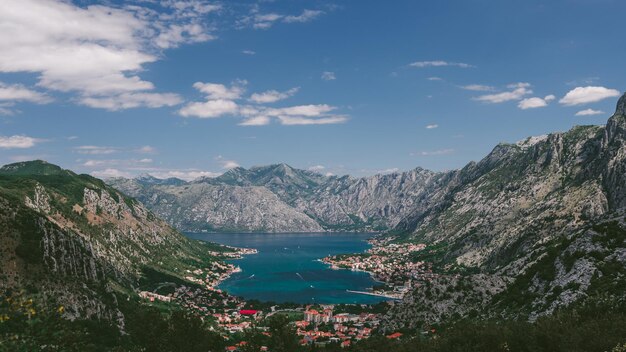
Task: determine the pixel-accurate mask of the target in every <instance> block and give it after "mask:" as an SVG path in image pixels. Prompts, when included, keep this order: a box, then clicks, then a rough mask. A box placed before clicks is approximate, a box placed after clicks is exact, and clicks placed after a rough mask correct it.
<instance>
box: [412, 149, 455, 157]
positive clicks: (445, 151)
mask: <svg viewBox="0 0 626 352" xmlns="http://www.w3.org/2000/svg"><path fill="white" fill-rule="evenodd" d="M452 153H454V149H439V150H431V151H422V152H419V153H413V154H411V155H417V156H437V155H448V154H452Z"/></svg>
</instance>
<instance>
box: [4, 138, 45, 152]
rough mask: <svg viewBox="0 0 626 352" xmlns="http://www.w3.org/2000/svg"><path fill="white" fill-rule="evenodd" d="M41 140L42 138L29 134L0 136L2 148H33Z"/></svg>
mask: <svg viewBox="0 0 626 352" xmlns="http://www.w3.org/2000/svg"><path fill="white" fill-rule="evenodd" d="M39 142H41V140H40V139H37V138H33V137H28V136H9V137H4V136H0V148H2V149H25V148H32V147H34V146H35V145H36V144H37V143H39Z"/></svg>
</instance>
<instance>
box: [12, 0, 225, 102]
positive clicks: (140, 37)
mask: <svg viewBox="0 0 626 352" xmlns="http://www.w3.org/2000/svg"><path fill="white" fill-rule="evenodd" d="M157 8H158V9H157ZM218 9H219V6H218V5H210V4H207V3H205V2H201V1H160V2H156V3H154V4H152V5H151V7H144V6H139V5H124V4H121V5H111V3H107V5H89V6H85V7H80V6H77V5H75V4H73V3H72V2H69V1H62V0H49V1H42V0H6V1H1V2H0V23H2V30H1V31H0V52H2V53H3V54H2V55H0V72H4V73H15V72H28V73H34V74H36V75H37V76H38V83H37V85H38V86H39V87H41V88H45V89H48V90H51V91H62V92H73V93H77V94H78V98H77V99H76V101H78V102H79V103H81V104H85V105H88V106H92V107H96V108H104V109H109V110H118V109H125V108H129V107H137V106H146V107H160V106H171V105H175V104H177V103H179V100H180V99H179V98H177V97H176V96H175V95H150V94H149V93H148V92H149V91H152V90H154V88H155V87H154V84H153V83H152V82H149V81H146V80H144V79H142V78H141V77H140V76H139V73H140V72H141V71H143V70H145V65H146V64H148V63H152V62H155V61H157V60H159V58H160V56H161V55H160V53H159V51H160V50H162V49H166V48H172V47H176V46H178V45H180V44H183V43H191V42H202V41H207V40H211V39H213V38H214V37H213V36H212V35H211V34H210V30H209V26H208V25H207V19H206V14H208V13H209V12H214V11H217V10H218ZM139 93H141V94H139ZM30 97H31V100H32V99H36V100H37V101H39V102H42V101H45V98H44V97H43V96H41V95H32V93H31V95H30ZM118 100H119V102H118ZM159 100H161V101H164V102H163V103H158V101H159Z"/></svg>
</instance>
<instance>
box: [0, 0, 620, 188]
mask: <svg viewBox="0 0 626 352" xmlns="http://www.w3.org/2000/svg"><path fill="white" fill-rule="evenodd" d="M624 13H626V2H624V1H621V0H550V1H547V0H545V1H539V0H525V1H523V2H522V1H513V0H491V1H487V0H449V1H434V0H423V1H415V0H406V1H403V0H395V1H392V2H390V1H384V2H383V1H369V0H342V1H331V0H328V1H327V0H316V1H309V0H289V1H287V0H274V1H272V0H257V1H234V0H233V1H223V2H219V1H202V0H187V1H182V0H136V1H84V0H75V1H61V0H3V1H1V2H0V164H6V163H11V162H16V161H24V160H32V159H43V160H47V161H49V162H51V163H55V164H58V165H61V166H63V167H65V168H69V169H72V170H74V171H76V172H80V173H90V174H92V175H95V176H98V177H103V178H105V177H117V176H123V177H134V176H137V175H140V174H145V173H149V174H151V175H154V176H156V177H179V178H183V179H187V180H191V179H193V178H196V177H200V176H214V175H219V174H221V173H223V172H225V171H227V170H228V169H230V168H233V167H237V166H242V167H246V168H249V167H252V166H258V165H267V164H274V163H287V164H289V165H291V166H293V167H296V168H301V169H310V170H314V171H317V172H320V173H322V174H335V175H344V174H350V175H354V176H363V175H372V174H376V173H389V172H395V171H397V170H410V169H413V168H415V167H423V168H426V169H431V170H436V171H440V170H450V169H456V168H460V167H463V166H464V165H465V164H467V163H468V162H470V161H472V160H474V161H477V160H480V159H481V158H483V157H484V156H485V155H487V154H488V153H489V152H490V151H491V149H493V147H494V146H495V145H497V144H498V143H501V142H509V143H513V142H516V141H519V140H522V139H525V138H526V137H528V136H534V135H542V134H546V133H550V132H556V131H566V130H568V129H570V128H571V127H572V126H574V125H589V124H604V123H606V120H607V119H608V117H610V115H611V114H612V112H613V111H614V109H615V104H616V102H617V99H618V98H619V96H620V95H621V94H622V93H623V92H624V90H626V65H625V64H624V63H625V62H624V58H626V45H624V25H623V14H624Z"/></svg>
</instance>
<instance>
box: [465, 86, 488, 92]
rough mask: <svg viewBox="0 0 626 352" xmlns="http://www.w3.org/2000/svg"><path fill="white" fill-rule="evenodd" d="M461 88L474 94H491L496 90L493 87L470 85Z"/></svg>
mask: <svg viewBox="0 0 626 352" xmlns="http://www.w3.org/2000/svg"><path fill="white" fill-rule="evenodd" d="M461 88H463V89H465V90H471V91H474V92H491V91H494V90H495V88H494V87H492V86H486V85H482V84H469V85H466V86H461Z"/></svg>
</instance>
